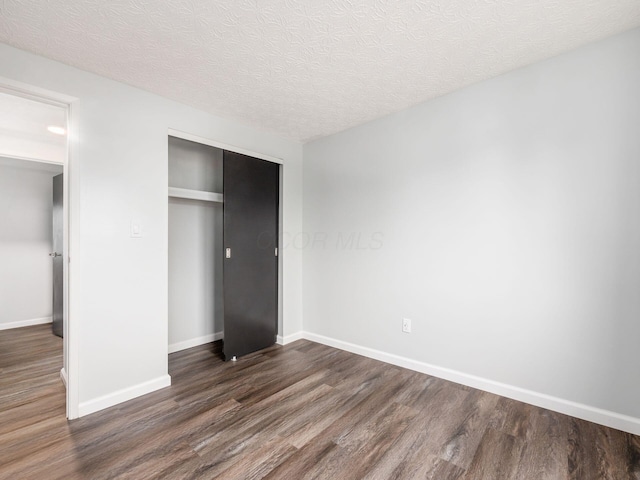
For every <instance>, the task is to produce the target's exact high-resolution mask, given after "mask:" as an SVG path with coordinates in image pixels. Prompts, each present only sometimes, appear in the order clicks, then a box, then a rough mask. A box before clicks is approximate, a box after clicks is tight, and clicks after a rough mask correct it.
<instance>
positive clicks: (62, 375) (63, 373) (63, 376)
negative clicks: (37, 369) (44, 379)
mask: <svg viewBox="0 0 640 480" xmlns="http://www.w3.org/2000/svg"><path fill="white" fill-rule="evenodd" d="M60 380H62V383H64V388H67V371H66V370H65V369H64V367H62V368H61V369H60Z"/></svg>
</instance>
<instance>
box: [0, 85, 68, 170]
mask: <svg viewBox="0 0 640 480" xmlns="http://www.w3.org/2000/svg"><path fill="white" fill-rule="evenodd" d="M49 126H53V127H61V128H66V126H67V110H66V109H65V108H63V107H60V106H56V105H49V104H47V103H42V102H38V101H35V100H30V99H28V98H23V97H20V96H17V95H11V94H8V93H4V92H0V156H4V157H11V158H26V159H32V160H41V161H44V162H56V163H60V164H62V163H64V161H65V159H66V156H67V137H66V135H56V134H55V133H51V132H50V131H48V130H47V127H49Z"/></svg>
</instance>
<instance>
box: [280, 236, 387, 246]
mask: <svg viewBox="0 0 640 480" xmlns="http://www.w3.org/2000/svg"><path fill="white" fill-rule="evenodd" d="M282 246H283V247H284V248H294V249H297V250H306V249H311V250H380V249H381V248H382V247H383V246H384V234H383V232H331V233H330V232H296V233H291V232H284V234H283V237H282Z"/></svg>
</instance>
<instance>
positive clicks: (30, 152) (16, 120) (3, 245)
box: [0, 84, 69, 416]
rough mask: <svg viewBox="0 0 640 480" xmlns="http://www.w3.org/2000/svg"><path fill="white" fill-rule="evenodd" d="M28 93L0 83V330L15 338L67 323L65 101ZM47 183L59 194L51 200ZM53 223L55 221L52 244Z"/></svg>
mask: <svg viewBox="0 0 640 480" xmlns="http://www.w3.org/2000/svg"><path fill="white" fill-rule="evenodd" d="M35 91H36V89H30V87H29V86H26V85H24V86H23V85H19V86H18V85H7V84H2V85H0V178H1V181H2V182H4V184H6V185H4V187H3V188H2V192H1V193H0V194H1V195H3V196H4V197H5V198H3V199H2V202H0V203H1V204H2V206H3V207H2V208H3V209H4V211H3V212H2V215H1V216H0V220H1V222H0V223H1V224H0V234H1V235H0V249H2V250H3V258H10V259H11V264H12V265H11V269H12V271H9V269H8V268H3V274H2V275H4V277H5V278H4V279H2V278H0V282H3V281H8V282H9V283H8V285H5V287H7V288H3V289H2V290H3V298H2V300H1V301H0V305H1V307H0V330H2V331H5V333H6V332H10V333H6V336H7V338H11V339H12V340H11V342H16V343H19V342H20V341H21V340H22V339H25V338H27V337H28V336H29V332H31V333H33V332H35V333H38V334H42V333H43V332H48V334H49V335H50V336H51V337H53V338H58V336H66V331H67V329H68V325H67V323H68V322H67V321H66V320H67V311H68V305H67V304H68V302H67V299H68V293H69V292H68V287H67V285H68V282H67V278H68V273H67V262H66V259H67V258H68V247H67V246H68V235H67V232H68V192H67V188H66V185H67V181H66V178H67V175H65V171H66V169H67V165H68V158H67V157H68V121H69V104H68V103H65V102H63V101H59V100H55V99H54V98H53V97H52V98H49V97H46V96H43V95H41V93H42V92H41V91H38V92H37V93H34V92H35ZM54 179H55V180H54ZM54 189H55V190H56V191H57V193H59V196H58V198H57V199H56V201H55V203H56V205H55V206H54ZM54 224H56V225H57V226H58V229H57V230H58V235H57V237H58V238H57V240H58V244H57V245H56V247H55V248H54V236H55V235H54ZM54 264H55V266H56V267H57V268H56V270H57V274H55V275H54ZM54 292H55V293H54ZM4 297H6V298H4ZM54 303H55V304H57V305H58V309H55V308H54ZM36 326H37V327H36ZM29 329H31V330H29ZM0 333H2V332H0ZM56 333H57V334H58V336H55V334H56ZM48 343H49V344H50V345H59V346H60V347H59V349H60V352H59V357H60V366H59V368H58V369H57V372H56V376H59V377H60V378H59V379H58V380H57V381H58V382H62V383H63V384H64V387H65V388H66V387H67V384H68V382H67V366H68V363H67V358H68V355H67V352H68V348H67V339H66V338H64V339H63V340H60V339H58V340H57V341H54V340H52V341H51V342H48ZM26 358H28V357H26ZM27 370H29V369H28V368H27ZM26 374H27V375H29V371H27V372H26ZM33 375H34V377H33V378H34V382H33V383H36V382H35V380H36V379H38V378H42V381H45V382H50V381H52V380H51V379H50V378H49V379H45V378H44V377H42V372H40V373H37V372H36V371H34V372H33ZM54 381H55V379H54ZM67 398H68V389H67V394H65V396H64V403H65V404H67V407H68V402H67V401H66V399H67ZM66 415H67V416H68V410H67V413H66Z"/></svg>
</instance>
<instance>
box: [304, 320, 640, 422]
mask: <svg viewBox="0 0 640 480" xmlns="http://www.w3.org/2000/svg"><path fill="white" fill-rule="evenodd" d="M301 337H302V338H306V339H307V340H311V341H312V342H317V343H322V344H323V345H328V346H330V347H334V348H339V349H340V350H345V351H347V352H351V353H356V354H358V355H362V356H364V357H368V358H373V359H375V360H380V361H382V362H385V363H390V364H392V365H397V366H399V367H403V368H407V369H409V370H414V371H416V372H421V373H426V374H427V375H431V376H434V377H438V378H442V379H445V380H450V381H452V382H455V383H459V384H462V385H466V386H468V387H473V388H477V389H478V390H484V391H485V392H490V393H494V394H496V395H501V396H503V397H508V398H511V399H514V400H518V401H521V402H525V403H528V404H531V405H535V406H538V407H542V408H546V409H548V410H553V411H555V412H559V413H563V414H565V415H571V416H572V417H577V418H581V419H583V420H587V421H590V422H593V423H598V424H600V425H604V426H607V427H611V428H615V429H618V430H622V431H625V432H628V433H632V434H634V435H640V418H636V417H631V416H628V415H623V414H620V413H616V412H612V411H609V410H604V409H601V408H597V407H592V406H590V405H585V404H582V403H578V402H573V401H571V400H565V399H562V398H558V397H553V396H551V395H546V394H544V393H538V392H534V391H532V390H527V389H524V388H520V387H515V386H513V385H508V384H505V383H500V382H496V381H493V380H488V379H486V378H482V377H478V376H475V375H470V374H467V373H463V372H459V371H457V370H452V369H449V368H444V367H439V366H437V365H431V364H429V363H424V362H419V361H417V360H411V359H410V358H406V357H401V356H399V355H394V354H391V353H386V352H383V351H380V350H375V349H373V348H368V347H363V346H360V345H356V344H353V343H349V342H343V341H342V340H336V339H335V338H330V337H325V336H323V335H317V334H315V333H310V332H302V335H301Z"/></svg>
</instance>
